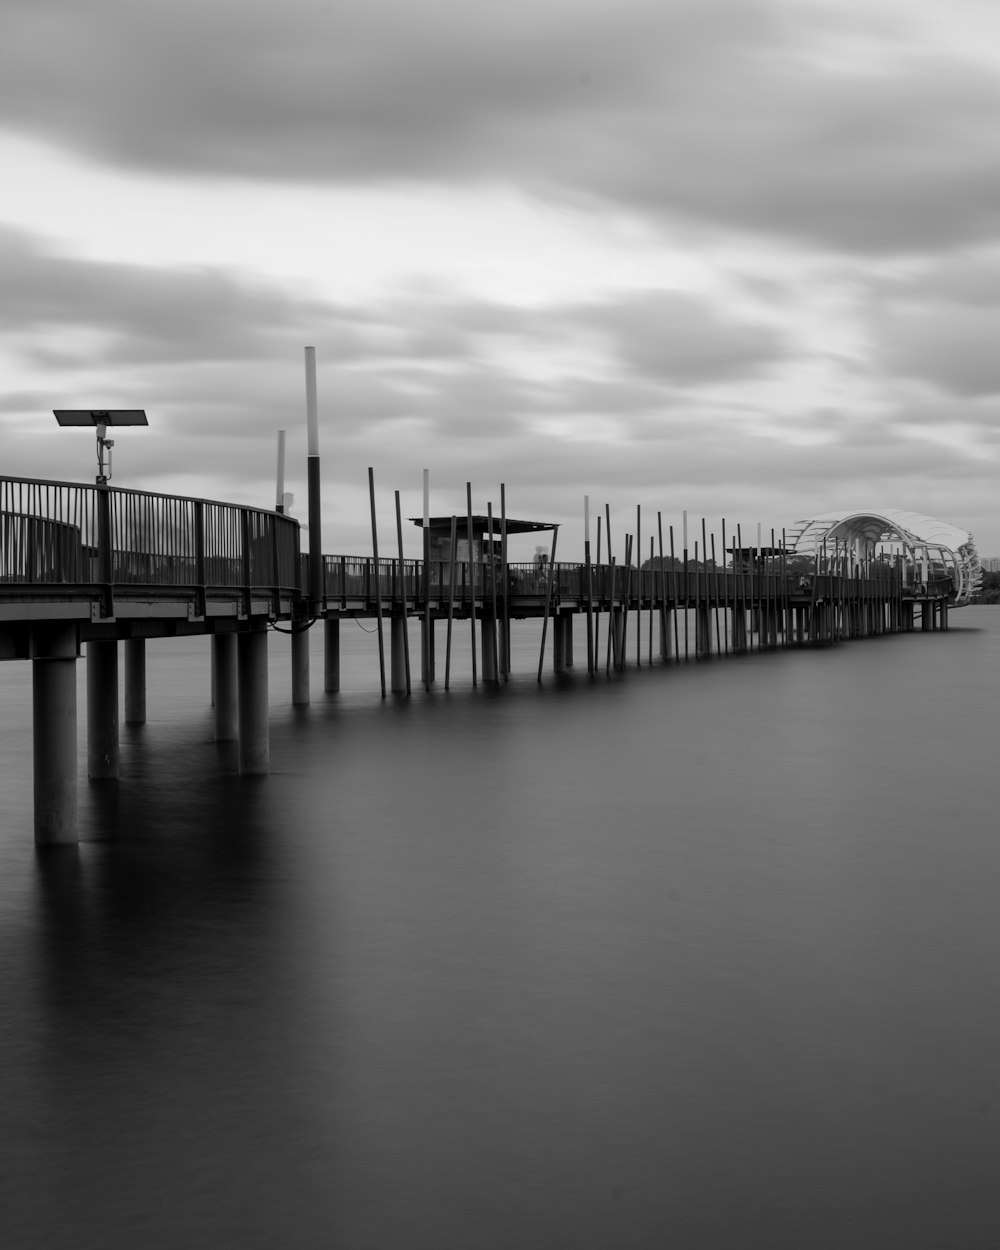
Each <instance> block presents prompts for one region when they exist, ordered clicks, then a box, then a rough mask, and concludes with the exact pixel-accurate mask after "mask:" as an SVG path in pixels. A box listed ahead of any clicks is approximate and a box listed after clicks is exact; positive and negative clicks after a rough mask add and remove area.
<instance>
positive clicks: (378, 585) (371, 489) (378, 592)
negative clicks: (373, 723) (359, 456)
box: [309, 467, 385, 699]
mask: <svg viewBox="0 0 1000 1250" xmlns="http://www.w3.org/2000/svg"><path fill="white" fill-rule="evenodd" d="M368 499H369V502H370V503H371V512H372V551H373V554H374V557H375V559H374V565H375V618H376V620H377V621H378V671H379V677H380V679H381V682H382V698H383V699H384V698H385V638H384V636H383V634H382V579H381V577H380V576H379V567H378V526H377V525H376V522H375V470H374V469H372V468H371V467H369V469H368ZM309 545H310V547H311V546H312V542H311V541H310V544H309Z"/></svg>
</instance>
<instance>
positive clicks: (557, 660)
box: [552, 612, 573, 673]
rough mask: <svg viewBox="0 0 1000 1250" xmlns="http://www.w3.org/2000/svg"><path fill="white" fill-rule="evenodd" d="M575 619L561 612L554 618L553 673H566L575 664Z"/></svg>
mask: <svg viewBox="0 0 1000 1250" xmlns="http://www.w3.org/2000/svg"><path fill="white" fill-rule="evenodd" d="M572 631H573V618H572V617H571V616H570V615H569V613H568V612H559V613H557V614H556V615H555V616H554V617H553V618H552V671H553V672H555V673H565V672H566V670H567V669H568V668H569V667H570V666H571V664H572V663H573V658H572V647H573V632H572Z"/></svg>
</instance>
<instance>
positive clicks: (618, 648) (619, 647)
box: [609, 608, 625, 669]
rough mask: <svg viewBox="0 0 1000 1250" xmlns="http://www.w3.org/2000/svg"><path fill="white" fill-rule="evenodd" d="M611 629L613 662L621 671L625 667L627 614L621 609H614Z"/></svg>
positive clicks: (610, 623) (610, 624)
mask: <svg viewBox="0 0 1000 1250" xmlns="http://www.w3.org/2000/svg"><path fill="white" fill-rule="evenodd" d="M609 628H610V630H611V662H612V665H613V666H614V667H615V668H616V669H621V668H622V667H623V666H624V657H625V613H624V612H623V611H622V610H621V608H613V609H612V611H611V621H610V622H609Z"/></svg>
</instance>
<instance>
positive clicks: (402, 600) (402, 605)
mask: <svg viewBox="0 0 1000 1250" xmlns="http://www.w3.org/2000/svg"><path fill="white" fill-rule="evenodd" d="M396 541H397V545H398V547H399V611H400V615H401V616H402V619H403V666H404V672H405V673H406V693H407V695H409V694H410V693H411V691H410V636H409V632H408V630H407V627H406V566H405V565H404V563H403V514H402V512H401V511H400V506H399V491H398V490H397V491H396ZM424 643H425V646H426V645H429V643H430V630H429V629H427V630H426V631H425V633H424ZM429 672H430V660H429V657H428V656H426V655H425V656H424V673H425V674H426V673H429ZM427 688H428V689H429V688H430V683H429V682H428V683H427Z"/></svg>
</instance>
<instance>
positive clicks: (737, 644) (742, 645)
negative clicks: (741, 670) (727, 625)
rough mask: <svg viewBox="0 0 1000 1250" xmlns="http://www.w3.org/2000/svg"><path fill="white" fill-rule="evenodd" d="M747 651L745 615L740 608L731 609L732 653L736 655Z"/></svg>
mask: <svg viewBox="0 0 1000 1250" xmlns="http://www.w3.org/2000/svg"><path fill="white" fill-rule="evenodd" d="M746 649H747V614H746V611H745V610H744V609H743V608H742V607H735V608H733V651H734V653H736V654H737V655H738V654H739V653H740V652H743V651H746Z"/></svg>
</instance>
